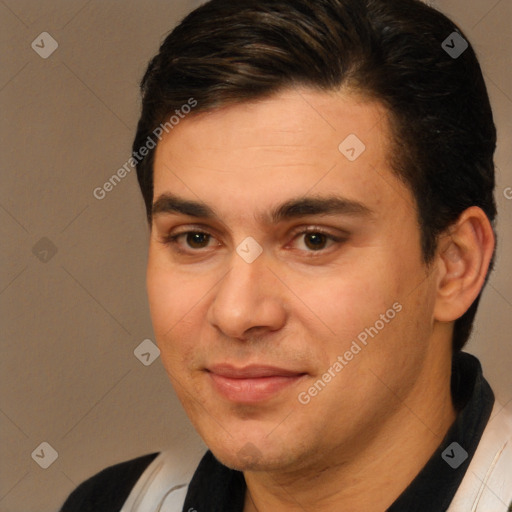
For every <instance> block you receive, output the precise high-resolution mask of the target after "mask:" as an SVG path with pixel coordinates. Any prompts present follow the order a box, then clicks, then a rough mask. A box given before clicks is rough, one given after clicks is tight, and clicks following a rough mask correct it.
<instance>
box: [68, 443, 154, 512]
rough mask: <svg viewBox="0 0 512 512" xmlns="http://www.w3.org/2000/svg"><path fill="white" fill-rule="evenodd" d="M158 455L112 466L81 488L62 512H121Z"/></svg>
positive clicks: (74, 493) (144, 456) (79, 487)
mask: <svg viewBox="0 0 512 512" xmlns="http://www.w3.org/2000/svg"><path fill="white" fill-rule="evenodd" d="M157 455H158V453H152V454H149V455H143V456H142V457H137V458H136V459H132V460H128V461H126V462H122V463H120V464H116V465H114V466H110V467H108V468H106V469H104V470H103V471H100V472H99V473H97V474H96V475H94V476H92V477H91V478H89V479H88V480H86V481H85V482H83V483H82V484H80V485H79V486H78V487H77V488H76V489H75V490H74V491H73V492H72V493H71V494H70V495H69V497H68V499H67V500H66V502H65V503H64V505H63V506H62V508H61V510H60V512H117V511H119V510H121V507H122V506H123V503H124V502H125V501H126V498H127V497H128V495H129V494H130V492H131V490H132V488H133V486H134V485H135V483H136V482H137V480H138V479H139V478H140V476H141V475H142V473H143V472H144V471H145V470H146V468H147V467H148V466H149V465H150V464H151V462H153V460H154V459H155V458H156V457H157Z"/></svg>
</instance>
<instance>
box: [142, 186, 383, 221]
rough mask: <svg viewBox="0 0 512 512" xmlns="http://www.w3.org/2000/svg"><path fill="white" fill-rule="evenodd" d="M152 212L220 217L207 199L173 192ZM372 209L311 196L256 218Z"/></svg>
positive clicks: (356, 212)
mask: <svg viewBox="0 0 512 512" xmlns="http://www.w3.org/2000/svg"><path fill="white" fill-rule="evenodd" d="M151 213H152V215H153V216H156V215H160V214H181V215H187V216H189V217H196V218H202V219H215V220H220V219H219V216H218V215H217V213H216V212H215V210H214V209H213V208H211V207H210V206H208V205H207V204H206V203H202V202H199V201H191V200H189V199H183V198H181V197H178V196H176V195H174V194H167V193H166V194H162V195H160V196H159V197H158V198H157V199H156V201H155V202H154V203H153V206H152V210H151ZM372 214H373V211H372V210H371V209H370V208H368V207H367V206H365V205H364V204H363V203H360V202H358V201H353V200H351V199H347V198H344V197H340V196H336V195H329V196H325V197H324V196H322V197H318V196H310V197H304V196H302V197H298V198H294V199H289V200H288V201H286V202H284V203H282V204H280V205H277V206H275V207H274V208H272V210H271V211H270V212H264V213H259V214H257V216H256V218H257V219H258V220H260V221H261V222H263V223H270V224H278V223H279V222H282V221H285V220H292V219H296V218H300V217H306V216H310V215H350V216H365V217H366V216H371V215H372Z"/></svg>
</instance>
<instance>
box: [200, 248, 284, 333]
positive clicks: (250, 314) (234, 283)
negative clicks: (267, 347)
mask: <svg viewBox="0 0 512 512" xmlns="http://www.w3.org/2000/svg"><path fill="white" fill-rule="evenodd" d="M286 316H287V312H286V308H285V297H284V292H283V290H282V287H281V286H279V280H278V279H277V278H276V276H275V275H274V274H273V272H272V271H271V270H270V268H269V267H268V265H267V262H266V259H265V258H264V254H262V255H261V256H260V257H259V258H258V259H256V260H255V261H253V262H252V263H247V262H246V261H244V260H243V259H242V258H240V256H238V254H236V253H234V254H233V261H232V266H231V270H230V271H229V272H228V273H227V274H226V275H225V276H224V278H223V279H222V280H221V282H220V283H219V286H218V288H217V289H216V293H215V296H214V298H213V300H212V302H211V304H210V307H209V310H208V317H207V318H208V321H209V323H210V324H211V325H212V326H213V327H215V328H216V329H218V330H219V331H220V332H222V334H224V335H225V336H227V337H230V338H236V339H240V340H248V339H249V338H250V337H251V336H252V337H253V336H261V335H263V334H265V333H266V332H272V331H276V330H278V329H280V328H282V327H283V325H284V324H285V322H286Z"/></svg>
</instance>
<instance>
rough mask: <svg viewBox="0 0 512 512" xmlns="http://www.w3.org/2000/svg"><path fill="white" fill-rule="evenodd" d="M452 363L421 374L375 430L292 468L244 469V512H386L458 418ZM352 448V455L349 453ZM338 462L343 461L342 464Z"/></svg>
mask: <svg viewBox="0 0 512 512" xmlns="http://www.w3.org/2000/svg"><path fill="white" fill-rule="evenodd" d="M450 375H451V364H450V362H447V363H446V365H445V368H443V369H442V371H440V372H439V373H437V374H433V373H432V372H430V373H429V375H425V376H421V377H420V378H419V379H418V382H417V386H416V387H415V389H413V390H412V391H411V393H409V395H408V396H407V397H401V398H396V400H397V402H399V406H398V407H397V408H396V412H395V413H394V414H393V415H392V416H390V417H389V418H388V419H387V420H386V422H385V423H384V424H382V425H380V426H379V432H378V433H377V435H372V436H368V437H367V438H366V440H365V439H363V438H361V439H360V440H358V441H357V447H358V451H357V452H356V453H355V454H354V452H353V449H352V448H353V446H354V440H352V441H351V443H350V444H351V445H352V448H349V447H347V446H343V445H340V446H339V447H335V448H333V450H332V456H331V457H330V458H329V460H326V457H323V459H322V460H316V461H313V462H312V463H311V464H310V465H308V466H307V467H305V468H301V469H300V470H299V471H294V472H245V473H244V477H245V480H246V483H247V492H246V496H245V505H244V512H268V511H272V512H303V511H304V510H322V511H323V512H339V510H346V511H347V512H352V511H359V510H372V511H374V512H384V511H385V510H387V508H388V507H389V506H390V505H391V504H392V503H393V502H394V501H395V500H396V499H397V498H398V497H399V496H400V494H401V493H402V492H403V491H404V489H405V488H406V487H407V486H408V485H409V484H410V483H411V482H412V480H414V478H415V477H416V475H417V474H418V473H419V472H420V471H421V469H422V468H423V467H424V466H425V464H426V463H427V462H428V460H429V459H430V457H431V456H432V455H433V453H434V452H435V451H436V449H437V448H438V447H439V445H440V444H441V442H442V440H443V438H444V436H445V435H446V433H447V431H448V429H449V428H450V426H451V425H452V424H453V422H454V421H455V418H456V412H455V410H454V407H453V404H452V399H451V393H450ZM347 453H350V454H351V455H350V456H347ZM340 461H342V462H341V463H340Z"/></svg>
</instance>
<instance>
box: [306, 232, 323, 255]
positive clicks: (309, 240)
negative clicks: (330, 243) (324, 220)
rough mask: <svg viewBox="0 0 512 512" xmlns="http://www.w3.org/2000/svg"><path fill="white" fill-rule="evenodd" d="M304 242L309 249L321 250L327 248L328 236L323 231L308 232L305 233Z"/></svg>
mask: <svg viewBox="0 0 512 512" xmlns="http://www.w3.org/2000/svg"><path fill="white" fill-rule="evenodd" d="M304 243H305V244H306V247H308V248H309V249H311V250H313V251H319V250H321V249H324V248H325V244H326V243H327V236H326V235H324V234H323V233H306V234H305V235H304Z"/></svg>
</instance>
